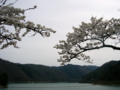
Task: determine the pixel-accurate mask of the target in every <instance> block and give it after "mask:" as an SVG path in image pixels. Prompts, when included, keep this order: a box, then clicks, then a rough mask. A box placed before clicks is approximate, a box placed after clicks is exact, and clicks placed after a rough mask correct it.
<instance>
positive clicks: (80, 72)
mask: <svg viewBox="0 0 120 90" xmlns="http://www.w3.org/2000/svg"><path fill="white" fill-rule="evenodd" d="M53 68H55V69H57V70H60V71H61V72H63V73H65V74H66V75H68V76H69V77H70V78H72V79H73V80H74V81H78V82H79V80H80V79H81V78H82V77H83V76H84V75H86V74H88V73H89V72H92V71H94V70H95V69H97V68H98V66H90V65H89V66H80V65H72V64H68V65H65V66H59V67H53Z"/></svg>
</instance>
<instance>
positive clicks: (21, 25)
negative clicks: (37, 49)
mask: <svg viewBox="0 0 120 90" xmlns="http://www.w3.org/2000/svg"><path fill="white" fill-rule="evenodd" d="M35 8H37V6H34V7H33V8H29V9H21V8H15V7H13V6H10V5H5V6H4V5H3V6H1V7H0V45H1V46H0V48H1V49H4V48H6V47H7V46H9V45H13V46H14V47H15V48H18V46H17V45H16V44H17V41H21V37H22V36H25V35H26V34H28V33H29V32H31V31H32V32H34V34H33V35H35V33H39V34H40V35H42V36H47V37H49V36H50V33H51V32H52V33H55V32H56V31H54V30H52V29H51V28H46V27H45V26H41V25H40V24H37V25H35V24H34V23H33V22H31V21H26V20H25V18H26V16H25V15H24V14H25V12H26V11H27V10H31V9H35ZM6 26H12V27H14V29H15V30H7V29H6ZM22 29H26V31H24V33H23V35H22V36H20V33H21V30H22Z"/></svg>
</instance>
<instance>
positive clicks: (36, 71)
mask: <svg viewBox="0 0 120 90" xmlns="http://www.w3.org/2000/svg"><path fill="white" fill-rule="evenodd" d="M96 68H98V67H97V66H79V65H65V66H60V67H49V66H44V65H36V64H18V63H12V62H9V61H5V60H3V59H0V74H2V73H6V74H7V75H8V80H9V82H75V81H79V80H80V79H81V77H82V76H83V75H85V74H87V73H89V72H91V71H93V70H95V69H96Z"/></svg>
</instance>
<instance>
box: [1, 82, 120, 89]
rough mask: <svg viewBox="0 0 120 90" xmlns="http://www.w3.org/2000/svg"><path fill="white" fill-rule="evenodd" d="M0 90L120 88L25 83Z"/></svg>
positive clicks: (117, 87)
mask: <svg viewBox="0 0 120 90" xmlns="http://www.w3.org/2000/svg"><path fill="white" fill-rule="evenodd" d="M0 90H120V86H103V85H92V84H79V83H27V84H26V83H23V84H9V85H8V88H0Z"/></svg>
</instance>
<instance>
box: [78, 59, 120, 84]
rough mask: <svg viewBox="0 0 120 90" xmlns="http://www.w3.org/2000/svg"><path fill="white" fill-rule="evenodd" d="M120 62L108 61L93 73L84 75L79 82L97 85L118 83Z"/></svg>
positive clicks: (119, 79)
mask: <svg viewBox="0 0 120 90" xmlns="http://www.w3.org/2000/svg"><path fill="white" fill-rule="evenodd" d="M119 76H120V61H110V62H107V63H105V64H104V65H102V66H101V67H99V68H98V69H96V70H95V71H93V72H90V73H88V74H86V75H85V76H84V77H83V78H82V79H81V80H80V82H82V83H83V82H84V83H98V82H106V81H107V82H110V81H120V78H119Z"/></svg>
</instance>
